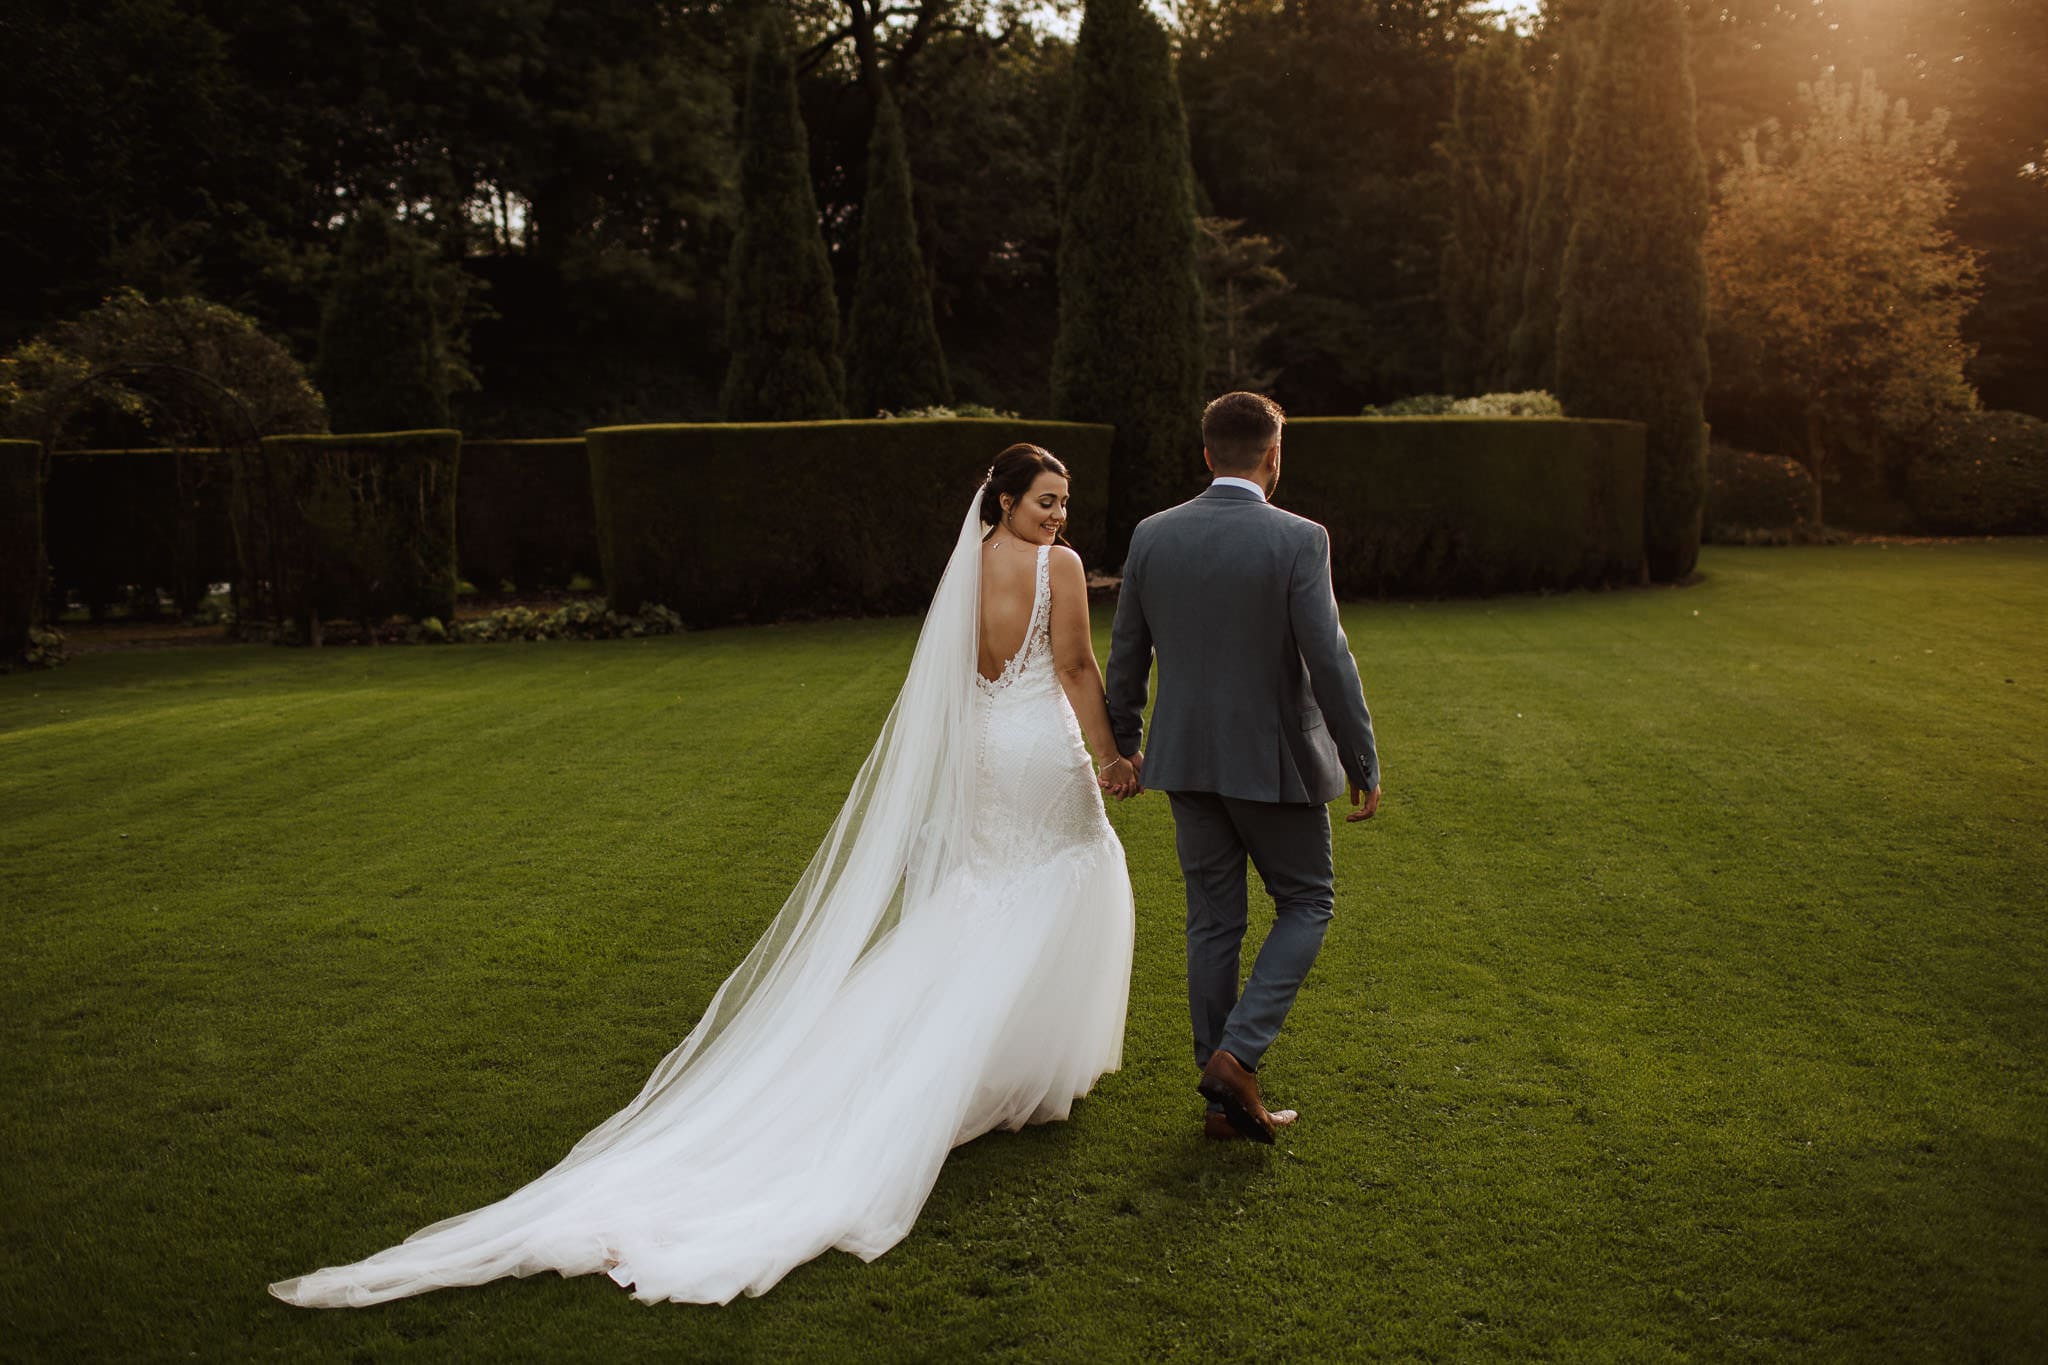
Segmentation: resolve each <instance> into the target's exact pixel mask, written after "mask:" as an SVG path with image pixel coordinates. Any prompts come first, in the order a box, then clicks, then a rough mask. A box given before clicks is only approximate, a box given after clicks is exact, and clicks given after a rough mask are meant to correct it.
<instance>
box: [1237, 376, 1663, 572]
mask: <svg viewBox="0 0 2048 1365" xmlns="http://www.w3.org/2000/svg"><path fill="white" fill-rule="evenodd" d="M1643 438H1644V429H1643V427H1642V425H1641V424H1640V423H1637V422H1606V421H1569V420H1562V419H1560V420H1557V421H1530V420H1526V419H1522V418H1489V417H1393V418H1356V417H1308V418H1297V419H1294V420H1292V421H1290V422H1288V424H1287V433H1286V439H1285V443H1284V450H1285V457H1286V458H1285V463H1284V465H1283V467H1282V470H1281V477H1280V486H1279V489H1278V491H1277V494H1276V497H1275V501H1276V502H1277V503H1279V505H1280V506H1282V507H1285V508H1287V509H1289V510H1290V511H1294V512H1298V513H1300V514H1301V515H1302V516H1306V517H1311V518H1313V519H1314V520H1316V521H1320V522H1322V523H1323V524H1324V525H1326V526H1328V527H1329V528H1330V542H1331V544H1330V552H1331V572H1332V575H1333V577H1334V580H1335V583H1336V588H1337V591H1338V593H1339V594H1340V595H1345V596H1367V595H1379V594H1387V593H1401V594H1422V595H1431V594H1451V593H1491V592H1510V591H1520V590H1531V589H1547V588H1568V587H1584V586H1594V585H1600V584H1611V583H1633V582H1636V581H1638V580H1639V578H1640V576H1641V574H1642V571H1643V461H1644V456H1643Z"/></svg>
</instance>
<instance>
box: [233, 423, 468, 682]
mask: <svg viewBox="0 0 2048 1365" xmlns="http://www.w3.org/2000/svg"><path fill="white" fill-rule="evenodd" d="M461 449H462V436H461V433H460V432H455V431H396V432H379V433H375V434H370V435H351V436H273V437H269V438H266V439H265V440H264V442H263V449H262V451H261V453H260V454H259V455H257V456H255V457H250V458H242V459H238V460H237V461H236V468H235V471H234V494H233V496H234V518H235V546H236V553H237V556H238V557H239V559H240V560H241V563H240V567H239V568H238V570H237V573H236V581H237V584H238V586H239V585H242V584H254V583H258V582H262V583H267V584H269V585H270V589H271V593H272V597H271V599H270V600H269V601H267V602H259V601H255V600H253V599H249V598H245V599H244V601H245V603H247V605H244V606H243V609H242V611H241V613H240V618H241V623H242V624H243V625H244V626H245V627H248V628H252V629H253V628H257V627H259V626H260V623H261V622H262V620H263V619H265V618H266V617H281V618H283V619H286V620H289V621H291V622H293V623H295V624H296V625H298V626H299V628H300V629H301V630H302V631H304V632H305V635H306V636H307V638H309V639H313V640H315V641H316V642H317V634H316V632H317V631H318V629H319V623H320V622H323V621H325V620H326V619H327V618H329V617H336V618H344V619H347V620H351V621H356V622H360V623H363V624H364V625H365V626H366V627H374V626H375V625H376V624H378V623H379V622H381V621H383V620H384V619H385V618H386V617H388V616H391V615H393V614H402V615H405V616H410V617H414V618H416V619H417V618H424V617H428V616H438V617H441V618H442V619H444V620H445V619H448V618H450V617H452V616H454V614H455V489H456V469H457V464H458V461H459V459H460V453H461Z"/></svg>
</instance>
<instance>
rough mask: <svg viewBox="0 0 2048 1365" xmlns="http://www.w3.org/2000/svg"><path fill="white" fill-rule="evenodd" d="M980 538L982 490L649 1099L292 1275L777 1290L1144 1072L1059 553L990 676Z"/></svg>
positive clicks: (695, 1295) (399, 1292)
mask: <svg viewBox="0 0 2048 1365" xmlns="http://www.w3.org/2000/svg"><path fill="white" fill-rule="evenodd" d="M978 504H979V498H978V497H977V499H976V506H977V507H978ZM981 535H982V526H981V523H980V521H979V518H978V516H977V515H976V512H975V511H974V510H973V509H970V511H969V513H968V517H967V520H966V522H965V524H963V526H962V528H961V532H960V536H959V539H958V540H957V542H956V544H955V548H954V552H953V555H952V557H951V559H949V561H948V564H947V569H946V573H945V576H944V578H943V579H942V580H941V583H940V587H939V591H938V593H937V594H935V595H934V598H933V602H932V607H931V609H930V611H929V612H928V613H927V615H926V619H925V624H924V628H923V631H922V633H921V634H920V636H919V641H918V648H917V653H916V656H915V657H914V658H913V661H912V664H911V668H910V672H909V674H908V676H907V677H906V679H905V682H904V686H903V690H902V692H901V694H900V695H899V696H898V698H897V702H896V705H895V707H894V708H893V709H892V710H891V712H890V715H889V719H888V721H887V723H885V725H884V726H883V731H882V736H881V738H880V740H879V741H878V742H877V743H876V745H875V749H874V751H873V753H871V754H870V756H869V758H868V761H867V763H866V764H865V765H864V766H863V767H862V769H861V772H860V775H859V777H858V778H857V779H856V780H855V783H854V787H853V791H852V793H851V794H850V795H849V797H848V799H847V802H846V806H845V808H844V809H843V810H842V811H841V813H840V816H839V819H838V821H837V822H836V823H835V824H834V826H833V828H832V831H831V832H830V833H829V834H828V835H827V836H826V839H825V842H824V844H823V845H822V846H821V847H820V848H819V850H818V852H817V854H816V856H815V857H814V858H813V860H812V862H811V864H810V866H809V867H808V868H807V869H806V871H805V872H804V874H803V877H802V879H801V880H800V881H799V883H798V885H797V887H796V890H795V891H794V892H793V893H792V894H791V896H790V898H789V901H788V903H787V904H786V905H785V906H784V908H783V910H782V912H781V913H780V914H779V915H778V916H777V917H776V919H775V921H774V923H773V924H771V925H770V927H769V929H768V931H767V932H766V933H765V934H764V935H763V937H762V939H761V941H760V943H759V944H757V945H756V947H755V949H754V950H753V952H752V953H751V954H750V955H749V957H748V958H747V960H746V961H745V962H744V963H743V964H741V966H740V967H739V969H738V970H736V971H735V972H734V973H733V974H732V976H731V977H730V978H729V979H728V980H727V981H726V983H725V985H724V986H722V987H721V988H720V990H719V992H718V994H717V995H716V996H715V997H714V998H713V1000H712V1002H711V1004H710V1006H709V1007H708V1008H707V1010H706V1011H705V1014H704V1017H703V1019H702V1020H700V1021H699V1023H698V1024H697V1026H696V1028H695V1029H694V1030H693V1031H692V1032H691V1033H690V1035H689V1037H688V1038H686V1039H685V1040H684V1041H683V1043H682V1044H680V1045H679V1046H678V1047H677V1048H676V1049H675V1051H674V1052H672V1053H670V1054H669V1056H668V1057H667V1058H665V1059H663V1061H662V1062H661V1064H660V1065H659V1066H658V1067H657V1068H656V1069H655V1072H654V1074H653V1075H652V1076H651V1077H650V1078H649V1080H648V1081H647V1083H646V1086H645V1087H644V1088H643V1089H642V1091H641V1093H640V1094H639V1095H638V1096H637V1097H636V1098H635V1099H634V1100H633V1101H632V1103H630V1104H628V1105H627V1106H626V1107H625V1108H624V1109H622V1110H620V1111H619V1112H618V1113H616V1114H614V1115H613V1116H612V1117H611V1118H609V1119H607V1120H606V1121H605V1122H604V1123H603V1124H601V1125H599V1126H598V1127H597V1128H596V1129H595V1130H593V1131H592V1132H591V1133H590V1134H588V1135H587V1136H585V1137H584V1138H583V1139H582V1140H581V1141H580V1142H578V1143H577V1144H576V1146H575V1147H574V1148H573V1149H572V1150H571V1151H570V1152H569V1154H568V1155H567V1156H566V1157H564V1158H563V1160H562V1161H561V1162H560V1163H559V1164H557V1165H556V1166H555V1167H553V1168H552V1169H551V1170H549V1171H547V1172H546V1173H544V1174H543V1175H541V1176H539V1177H538V1178H536V1179H535V1180H533V1181H532V1182H530V1183H529V1184H527V1185H525V1186H524V1187H522V1188H521V1189H519V1190H517V1191H515V1192H514V1193H512V1194H511V1195H509V1196H507V1197H506V1198H504V1199H502V1200H500V1201H498V1202H497V1203H495V1204H491V1205H488V1206H486V1207H484V1208H480V1209H476V1210H474V1211H472V1212H469V1213H464V1214H460V1215H457V1216H456V1217H453V1218H448V1219H445V1220H443V1221H441V1222H438V1223H435V1224H433V1225H431V1226H429V1227H426V1228H423V1229H421V1230H420V1231H418V1232H416V1233H414V1234H413V1235H412V1236H410V1237H408V1238H406V1240H405V1241H403V1242H401V1243H399V1244H398V1245H396V1246H393V1247H390V1248H388V1249H386V1250H384V1251H380V1252H378V1253H377V1254H375V1255H373V1256H370V1257H368V1258H367V1259H365V1260H361V1261H357V1262H355V1263H353V1264H351V1265H341V1266H331V1267H328V1268H327V1269H324V1270H317V1271H314V1272H312V1273H311V1274H307V1275H301V1276H298V1277H297V1278H294V1279H288V1280H284V1281H281V1282H279V1283H276V1284H273V1285H271V1286H270V1290H271V1292H272V1293H273V1294H275V1295H277V1296H278V1297H279V1298H281V1299H284V1300H286V1301H287V1302H290V1303H295V1304H300V1305H304V1306H308V1307H354V1306H363V1305H367V1304H373V1303H380V1302H383V1301H385V1300H387V1299H393V1298H399V1297H402V1296H404V1295H408V1294H417V1293H421V1292H423V1291H425V1290H430V1289H437V1288H442V1287H446V1286H451V1285H465V1284H480V1283H483V1282H484V1281H487V1280H491V1279H495V1278H497V1277H499V1276H504V1275H530V1274H533V1273H535V1272H536V1271H541V1270H555V1271H559V1272H560V1273H561V1274H563V1275H582V1274H588V1273H591V1272H594V1271H599V1270H603V1271H606V1272H608V1273H609V1274H610V1276H611V1277H612V1279H614V1280H615V1281H617V1282H618V1283H619V1284H621V1285H623V1286H628V1287H630V1288H631V1289H632V1290H633V1293H634V1297H635V1298H638V1299H640V1300H642V1301H644V1302H647V1303H657V1302H661V1301H663V1300H676V1301H682V1302H701V1303H725V1302H728V1301H729V1300H731V1299H732V1298H733V1297H734V1296H735V1295H737V1294H739V1293H742V1292H745V1293H748V1294H760V1293H763V1292H765V1291H766V1290H767V1289H768V1288H769V1287H770V1286H772V1285H774V1284H775V1282H776V1281H777V1280H779V1279H781V1278H782V1276H783V1275H784V1274H785V1273H787V1272H788V1271H789V1270H790V1269H791V1268H793V1267H795V1266H797V1265H799V1264H801V1263H803V1262H804V1261H807V1260H809V1259H810V1258H812V1257H814V1256H816V1255H818V1254H819V1253H820V1252H822V1251H825V1250H827V1249H828V1248H833V1247H836V1248H838V1249H840V1250H842V1251H850V1252H852V1253H854V1254H855V1255H857V1256H859V1257H861V1258H862V1259H864V1260H872V1259H874V1258H875V1257H876V1256H879V1255H881V1254H882V1253H883V1252H884V1251H886V1250H888V1249H889V1248H890V1247H891V1246H893V1245H895V1244H896V1243H897V1242H898V1241H900V1240H901V1239H902V1238H903V1236H904V1235H905V1234H906V1233H907V1232H909V1230H910V1227H911V1225H912V1223H913V1222H915V1221H916V1218H917V1214H918V1211H919V1210H920V1209H921V1208H922V1207H923V1205H924V1202H925V1199H926V1197H927V1196H928V1195H929V1194H930V1193H931V1190H932V1186H933V1184H934V1183H935V1182H936V1181H937V1179H938V1174H939V1168H940V1166H941V1164H942V1163H943V1162H944V1160H945V1156H946V1153H947V1151H948V1150H949V1149H951V1148H952V1147H954V1146H955V1145H957V1144H959V1143H962V1142H966V1141H968V1140H969V1139H971V1138H974V1137H976V1136H978V1135H980V1134H982V1133H986V1132H988V1131H990V1130H991V1129H994V1128H998V1127H1007V1128H1017V1127H1021V1126H1022V1125H1024V1124H1026V1123H1034V1122H1040V1121H1044V1120H1049V1119H1056V1118H1065V1117H1066V1116H1067V1114H1068V1112H1069V1110H1070V1107H1071V1105H1072V1103H1073V1101H1074V1100H1075V1099H1076V1098H1078V1097H1079V1096H1081V1095H1084V1094H1086V1093H1087V1092H1088V1090H1089V1089H1090V1088H1091V1087H1092V1086H1093V1085H1094V1083H1095V1081H1096V1079H1097V1078H1098V1077H1100V1076H1101V1075H1102V1074H1103V1073H1104V1072H1107V1071H1113V1070H1115V1069H1116V1068H1117V1067H1118V1065H1119V1064H1120V1063H1121V1060H1122V1054H1123V1034H1124V1015H1125V1007H1126V1003H1127V999H1128V991H1129V982H1130V969H1131V946H1132V934H1133V915H1132V903H1131V890H1130V881H1129V877H1128V875H1127V873H1126V871H1125V866H1124V854H1123V846H1122V845H1121V844H1120V843H1119V842H1118V840H1117V837H1116V834H1115V832H1114V831H1113V830H1112V829H1111V827H1110V824H1109V821H1108V819H1107V818H1106V816H1105V815H1104V812H1103V805H1102V794H1101V792H1100V790H1099V789H1098V788H1097V786H1096V783H1095V776H1094V772H1093V769H1092V767H1091V765H1090V762H1089V758H1088V754H1087V749H1086V747H1085V745H1084V744H1083V742H1082V737H1081V730H1080V726H1079V723H1078V722H1077V721H1076V719H1075V716H1074V713H1073V711H1072V709H1071V708H1070V707H1069V706H1068V704H1067V700H1066V697H1065V694H1064V692H1063V691H1062V689H1061V688H1060V685H1059V682H1058V679H1057V677H1056V676H1055V674H1054V672H1053V667H1052V657H1051V641H1050V635H1049V630H1048V615H1049V610H1050V602H1051V597H1050V590H1049V587H1048V581H1047V563H1048V555H1049V551H1048V550H1046V549H1043V548H1041V549H1040V550H1039V551H1038V569H1037V580H1036V588H1035V593H1034V598H1033V609H1032V615H1031V624H1030V628H1029V630H1028V631H1027V632H1026V636H1025V640H1024V644H1023V646H1022V648H1021V649H1020V650H1019V651H1018V652H1017V654H1016V655H1015V657H1013V658H1012V659H1011V660H1010V661H1009V664H1008V666H1007V668H1006V669H1005V670H1004V673H1003V675H1002V677H1001V678H1000V679H998V680H996V681H995V682H989V681H988V680H986V679H984V678H982V677H981V676H980V674H979V672H978V671H977V670H976V668H975V662H974V661H975V658H976V640H975V632H976V629H977V625H976V622H977V620H978V610H977V607H978V598H979V591H980V552H979V545H980V540H981ZM813 681H814V682H816V681H819V680H817V679H813Z"/></svg>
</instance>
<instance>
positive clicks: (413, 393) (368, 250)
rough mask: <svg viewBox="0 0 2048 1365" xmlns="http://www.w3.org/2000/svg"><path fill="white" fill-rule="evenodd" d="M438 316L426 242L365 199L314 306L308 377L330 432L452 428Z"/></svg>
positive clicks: (430, 254) (378, 205) (388, 213)
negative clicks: (314, 348) (316, 326)
mask: <svg viewBox="0 0 2048 1365" xmlns="http://www.w3.org/2000/svg"><path fill="white" fill-rule="evenodd" d="M440 314H441V309H440V306H439V305H438V304H437V302H436V298H435V291H434V263H433V259H432V248H431V247H430V246H428V245H427V243H425V242H423V241H421V240H420V238H419V237H418V236H417V235H416V234H415V233H413V232H412V231H411V230H410V229H408V228H406V227H405V226H404V225H403V224H401V223H400V222H399V221H398V220H397V219H396V218H394V217H393V216H392V214H391V210H389V209H388V208H386V207H385V206H384V205H382V204H378V203H367V204H365V205H364V206H363V207H362V209H361V210H359V211H358V212H357V214H356V216H355V217H354V219H352V220H351V221H350V223H349V225H348V228H347V230H346V232H345V233H344V234H343V236H342V242H341V255H340V259H339V261H338V262H337V264H336V269H335V275H334V281H333V284H332V286H331V287H330V288H329V290H328V293H327V298H326V300H325V302H324V304H323V306H322V308H321V310H320V354H319V359H318V360H317V361H316V362H315V364H314V373H313V380H314V382H315V383H316V384H318V385H319V386H320V392H321V394H322V396H324V397H325V398H326V400H327V417H328V422H329V424H330V425H331V427H332V428H333V429H334V430H335V431H340V432H349V431H411V430H414V429H417V428H421V427H446V426H448V425H450V424H451V419H450V416H449V410H448V397H449V388H450V374H449V364H448V352H447V344H446V340H445V338H444V336H443V333H442V326H441V316H440Z"/></svg>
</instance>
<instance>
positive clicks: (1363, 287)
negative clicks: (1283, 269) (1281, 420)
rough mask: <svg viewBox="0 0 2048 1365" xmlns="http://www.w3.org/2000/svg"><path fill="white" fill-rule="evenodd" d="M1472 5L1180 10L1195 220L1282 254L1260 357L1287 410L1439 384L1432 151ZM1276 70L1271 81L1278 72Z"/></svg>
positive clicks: (1210, 3) (1236, 0)
mask: <svg viewBox="0 0 2048 1365" xmlns="http://www.w3.org/2000/svg"><path fill="white" fill-rule="evenodd" d="M1477 8H1478V3H1477V0H1430V2H1429V3H1426V4H1422V3H1399V4H1394V3H1387V4H1371V5H1369V4H1361V3H1355V2H1352V0H1346V2H1345V3H1329V2H1328V0H1285V3H1275V0H1180V3H1178V4H1176V6H1175V9H1176V11H1177V12H1178V13H1179V14H1180V16H1181V30H1182V31H1181V37H1180V49H1179V57H1180V71H1181V92H1182V97H1183V98H1184V99H1185V100H1186V101H1187V113H1188V126H1189V134H1190V139H1191V144H1192V149H1193V155H1194V163H1195V172H1196V175H1197V176H1198V177H1199V179H1200V182H1201V185H1202V187H1203V189H1204V190H1205V191H1206V192H1207V195H1208V204H1207V205H1205V207H1204V211H1205V212H1208V213H1213V214H1216V215H1218V216H1220V217H1224V218H1239V219H1243V220H1244V223H1245V230H1246V231H1248V232H1253V233H1257V234H1260V235H1262V236H1267V237H1271V238H1272V239H1273V240H1274V241H1275V242H1277V243H1279V244H1280V245H1281V246H1282V247H1283V248H1284V249H1285V251H1286V255H1285V256H1284V257H1283V259H1284V260H1285V261H1286V262H1287V274H1288V277H1289V278H1290V279H1292V280H1293V281H1294V284H1295V288H1294V290H1293V291H1292V292H1291V293H1289V294H1288V295H1287V296H1286V297H1285V298H1282V299H1278V300H1276V301H1275V302H1274V303H1273V305H1272V307H1271V310H1270V312H1269V313H1268V315H1267V316H1268V319H1269V320H1270V321H1272V322H1274V323H1275V324H1276V327H1275V331H1274V333H1273V336H1272V338H1271V339H1270V341H1269V342H1268V343H1267V345H1266V347H1265V349H1264V352H1263V355H1264V357H1265V359H1266V362H1267V363H1268V364H1271V365H1273V366H1274V367H1276V368H1277V369H1278V370H1279V374H1278V375H1277V377H1276V378H1275V380H1274V393H1273V396H1274V397H1275V398H1277V399H1279V400H1280V402H1282V403H1284V404H1286V405H1287V407H1288V408H1289V409H1291V410H1293V411H1297V412H1357V411H1358V410H1359V408H1360V407H1361V406H1362V405H1364V404H1365V403H1368V402H1378V401H1383V400H1386V399H1390V398H1398V397H1402V396H1404V395H1408V394H1414V393H1424V392H1429V391H1431V390H1434V389H1436V388H1438V387H1439V386H1440V385H1441V382H1442V366H1443V309H1442V306H1441V304H1440V303H1439V301H1438V297H1437V273H1438V269H1439V264H1440V254H1441V251H1442V248H1443V236H1444V220H1445V217H1446V216H1447V206H1446V199H1445V195H1446V178H1445V174H1444V166H1443V160H1442V158H1441V157H1439V156H1438V155H1437V154H1436V153H1435V151H1434V150H1433V148H1434V145H1435V142H1436V140H1437V138H1438V137H1439V136H1440V135H1441V132H1442V128H1443V124H1444V122H1445V121H1446V120H1447V119H1448V118H1449V117H1450V114H1451V87H1452V68H1453V66H1454V64H1455V62H1456V60H1457V58H1458V55H1459V54H1460V53H1461V52H1463V51H1464V50H1465V49H1466V48H1467V47H1468V46H1470V45H1471V42H1472V40H1473V38H1474V37H1476V36H1477V35H1478V34H1479V33H1481V32H1482V31H1483V25H1482V24H1481V22H1480V21H1479V20H1478V19H1477V18H1476V17H1475V15H1474V13H1473V12H1474V11H1475V10H1476V9H1477ZM1281 73H1284V75H1283V74H1281Z"/></svg>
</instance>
